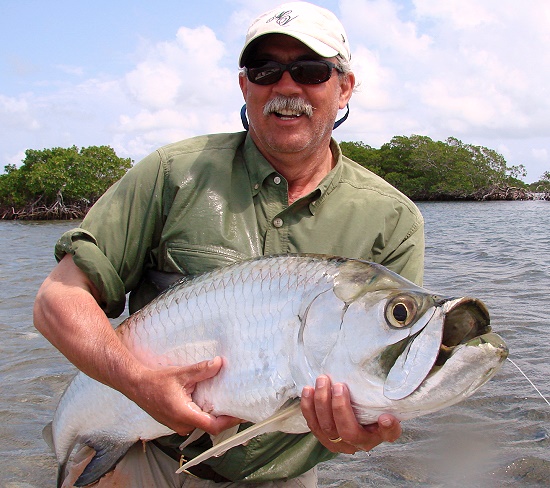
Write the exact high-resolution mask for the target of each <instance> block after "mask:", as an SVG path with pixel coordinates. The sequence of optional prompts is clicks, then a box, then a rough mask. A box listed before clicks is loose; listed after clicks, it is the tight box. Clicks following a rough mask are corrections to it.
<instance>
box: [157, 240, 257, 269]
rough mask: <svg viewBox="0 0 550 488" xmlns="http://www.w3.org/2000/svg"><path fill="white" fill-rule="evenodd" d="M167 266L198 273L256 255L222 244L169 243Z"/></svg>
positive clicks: (167, 247) (166, 258)
mask: <svg viewBox="0 0 550 488" xmlns="http://www.w3.org/2000/svg"><path fill="white" fill-rule="evenodd" d="M164 257H165V260H166V266H165V268H166V267H167V268H170V269H171V270H173V271H174V272H178V273H182V274H185V275H197V274H201V273H205V272H207V271H212V270H214V269H217V268H221V267H223V266H228V265H230V264H233V263H237V262H240V261H244V260H246V259H250V258H253V257H256V256H253V255H250V254H247V253H243V252H239V251H235V250H234V249H229V248H226V247H222V246H204V245H201V246H194V245H192V244H189V243H187V242H178V241H173V242H170V243H169V244H167V246H166V254H165V256H164Z"/></svg>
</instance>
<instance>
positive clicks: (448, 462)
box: [0, 201, 550, 488]
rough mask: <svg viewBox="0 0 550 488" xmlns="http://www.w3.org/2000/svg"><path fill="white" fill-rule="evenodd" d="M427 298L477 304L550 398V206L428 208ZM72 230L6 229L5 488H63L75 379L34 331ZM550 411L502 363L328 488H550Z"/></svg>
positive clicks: (1, 262) (325, 481)
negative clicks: (58, 247) (60, 473)
mask: <svg viewBox="0 0 550 488" xmlns="http://www.w3.org/2000/svg"><path fill="white" fill-rule="evenodd" d="M419 206H420V208H421V210H422V213H423V214H424V217H425V220H426V240H427V242H426V273H425V286H426V287H427V288H429V289H432V290H434V291H437V292H440V293H445V294H449V295H473V296H476V297H478V298H481V299H482V300H483V301H485V303H486V304H487V305H488V307H489V310H490V312H491V316H492V324H493V328H494V329H495V331H497V332H498V333H499V334H501V335H502V336H503V337H504V338H505V340H506V342H507V343H508V345H509V347H510V357H511V358H512V359H513V360H514V361H515V362H517V363H518V364H519V365H520V366H521V367H522V369H523V370H524V371H525V372H526V374H527V375H528V376H529V377H530V378H531V380H532V381H533V382H534V383H535V384H536V385H537V387H538V388H539V389H540V390H541V392H543V393H544V394H545V395H546V396H547V397H549V396H550V365H549V358H550V344H549V342H550V341H549V339H550V330H549V325H548V320H547V305H548V303H549V298H550V202H545V201H532V202H480V203H474V202H467V203H456V202H452V203H441V202H434V203H421V204H419ZM74 225H75V224H74V223H71V222H48V223H36V222H31V223H24V222H23V223H21V222H2V221H0V249H1V250H2V252H1V253H0V337H2V339H3V340H2V343H1V345H0V352H1V354H0V385H1V389H0V487H2V488H4V487H5V488H17V487H19V488H31V487H32V488H39V487H40V488H42V487H53V486H55V471H56V468H55V464H56V463H55V460H54V457H53V455H52V454H51V453H50V452H49V448H48V447H47V446H46V444H45V443H44V441H43V440H42V436H41V431H42V428H43V426H44V425H45V424H46V423H47V422H49V421H50V420H51V417H52V412H53V409H54V408H55V405H56V402H57V400H58V398H59V395H60V394H61V392H62V391H63V389H64V388H65V385H66V383H67V381H68V380H69V378H70V377H71V375H72V373H73V371H74V370H73V368H72V367H71V366H70V365H69V364H68V363H67V361H66V360H65V359H64V358H63V357H62V356H61V355H60V354H59V353H58V352H57V351H55V349H53V347H52V346H50V345H49V343H48V342H47V341H46V340H45V339H44V338H42V337H41V336H40V335H39V334H38V333H37V332H36V331H35V329H34V328H33V326H32V302H33V299H34V295H35V293H36V291H37V289H38V287H39V286H40V283H41V282H42V280H43V279H44V277H45V276H46V275H47V274H48V272H49V271H50V269H51V268H52V267H53V265H54V264H55V261H54V258H53V250H52V249H53V244H54V243H55V241H56V239H57V238H58V236H59V235H60V234H61V233H62V232H63V231H64V230H66V229H69V228H71V227H73V226H74ZM549 420H550V406H549V405H547V404H546V403H545V402H544V400H543V399H542V398H541V397H540V396H539V395H538V394H537V393H536V391H535V390H534V389H533V388H532V387H531V386H530V385H529V383H528V382H527V380H525V378H524V377H523V376H522V375H521V374H520V373H519V372H518V371H517V370H516V369H515V368H514V367H513V366H512V365H511V364H510V363H506V364H505V365H504V367H503V369H502V370H501V371H500V372H499V373H498V374H497V376H496V377H495V378H494V379H493V380H491V381H490V382H489V383H488V384H487V385H485V386H484V387H483V388H482V389H481V390H480V391H479V392H477V393H476V394H475V395H474V396H473V397H472V398H470V399H469V400H467V401H465V402H463V403H461V404H459V405H456V406H454V407H450V408H448V409H446V410H444V411H442V412H438V413H436V414H432V415H429V416H426V417H422V418H419V419H414V420H410V421H407V422H404V423H403V435H402V437H401V439H400V440H399V441H398V442H396V443H395V444H388V445H382V446H378V447H377V448H376V449H374V450H373V452H372V455H371V456H370V457H368V456H367V455H366V454H363V453H361V454H357V455H355V456H342V457H340V458H338V459H336V460H334V461H331V462H330V463H325V464H323V465H321V466H320V470H319V471H320V482H319V485H320V486H321V487H345V488H354V487H362V486H373V487H374V486H375V487H385V486H392V487H412V486H423V487H424V486H428V487H440V486H441V487H443V486H444V487H449V486H461V487H501V486H517V485H519V486H522V487H523V486H526V487H528V486H533V487H539V486H540V487H542V486H550V450H549V446H550V440H549V439H550V422H549Z"/></svg>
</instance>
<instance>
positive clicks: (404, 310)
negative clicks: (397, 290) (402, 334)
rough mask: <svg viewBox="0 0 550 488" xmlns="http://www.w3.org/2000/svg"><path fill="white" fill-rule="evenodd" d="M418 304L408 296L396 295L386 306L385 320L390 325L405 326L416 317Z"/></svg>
mask: <svg viewBox="0 0 550 488" xmlns="http://www.w3.org/2000/svg"><path fill="white" fill-rule="evenodd" d="M417 310H418V305H417V304H416V301H415V300H414V299H413V298H411V297H408V296H397V297H395V298H393V299H391V300H390V301H389V302H388V304H387V306H386V320H387V321H388V324H389V325H391V326H392V327H398V328H401V327H407V326H408V325H410V324H411V323H412V322H413V321H414V319H415V318H416V312H417Z"/></svg>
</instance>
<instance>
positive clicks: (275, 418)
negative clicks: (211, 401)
mask: <svg viewBox="0 0 550 488" xmlns="http://www.w3.org/2000/svg"><path fill="white" fill-rule="evenodd" d="M300 413H301V410H300V399H299V398H296V399H294V400H293V401H292V402H291V403H289V404H287V406H286V407H284V408H282V409H281V410H279V411H278V412H277V413H275V414H274V415H272V416H271V417H269V418H268V419H266V420H264V421H262V422H259V423H257V424H254V425H251V426H250V427H249V428H248V429H245V430H243V431H242V432H239V433H238V434H235V435H234V436H232V437H229V438H228V439H226V440H224V441H222V442H220V443H219V444H216V445H215V446H214V447H211V448H210V449H208V450H207V451H204V452H203V453H202V454H199V455H198V456H197V457H195V458H193V459H191V461H188V462H187V463H185V464H184V465H183V466H182V467H181V468H180V469H178V470H177V471H176V473H182V472H184V471H185V470H186V469H188V468H190V467H192V466H196V465H197V464H199V463H202V462H203V461H205V460H206V459H209V458H211V457H215V456H221V455H222V454H224V453H225V452H227V451H228V450H229V449H231V448H232V447H235V446H240V445H241V444H244V443H245V442H246V441H249V440H250V439H252V438H253V437H256V436H258V435H260V434H265V433H266V432H276V431H278V430H280V427H281V426H283V425H284V423H285V421H286V420H287V419H289V418H290V417H293V416H295V415H299V414H300Z"/></svg>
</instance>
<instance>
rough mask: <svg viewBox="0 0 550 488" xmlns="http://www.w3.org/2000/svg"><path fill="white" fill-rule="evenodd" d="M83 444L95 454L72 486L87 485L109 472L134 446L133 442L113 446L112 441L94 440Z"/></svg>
mask: <svg viewBox="0 0 550 488" xmlns="http://www.w3.org/2000/svg"><path fill="white" fill-rule="evenodd" d="M85 444H86V445H87V446H89V447H91V448H92V449H94V450H95V451H96V453H95V456H94V457H93V458H92V460H91V461H90V462H89V463H88V465H87V466H86V467H85V468H84V471H83V472H82V474H81V475H80V476H79V478H78V479H77V480H76V482H75V484H74V486H86V485H89V484H90V483H93V482H94V481H97V480H98V479H99V478H101V477H102V476H103V475H104V474H105V473H107V472H109V471H111V469H113V468H114V467H115V466H116V464H117V463H118V461H119V460H120V459H121V458H122V456H124V455H125V454H126V453H127V452H128V449H130V447H132V446H133V445H134V441H132V442H125V443H122V444H116V445H114V444H113V443H112V440H104V442H102V441H97V440H95V441H93V442H91V441H90V442H86V443H85Z"/></svg>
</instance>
